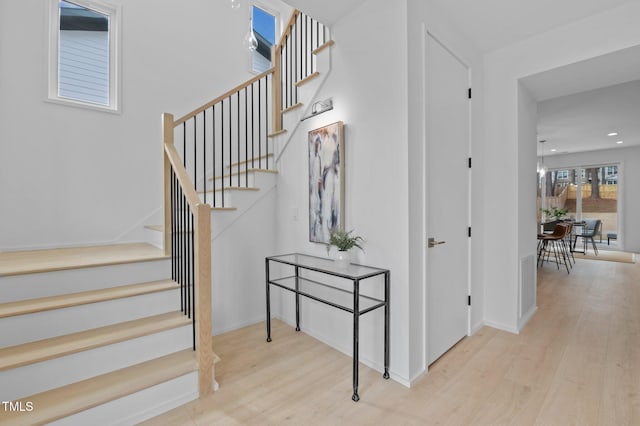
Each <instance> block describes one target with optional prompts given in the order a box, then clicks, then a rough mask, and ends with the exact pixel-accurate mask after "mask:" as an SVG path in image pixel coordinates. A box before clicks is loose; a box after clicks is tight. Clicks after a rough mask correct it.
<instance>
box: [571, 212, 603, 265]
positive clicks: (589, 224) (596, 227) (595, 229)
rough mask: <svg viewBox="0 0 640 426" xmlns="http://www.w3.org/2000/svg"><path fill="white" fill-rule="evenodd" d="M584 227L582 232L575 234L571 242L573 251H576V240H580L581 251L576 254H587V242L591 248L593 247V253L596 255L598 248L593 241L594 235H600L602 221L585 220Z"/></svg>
mask: <svg viewBox="0 0 640 426" xmlns="http://www.w3.org/2000/svg"><path fill="white" fill-rule="evenodd" d="M585 222H586V226H585V227H584V228H583V230H582V232H580V233H577V232H576V234H575V236H574V240H573V250H574V251H575V249H576V244H577V242H578V238H582V243H583V251H582V252H578V253H583V254H586V253H587V241H591V246H592V247H593V252H594V253H595V254H596V256H597V255H598V247H596V242H595V240H594V239H593V237H595V236H596V235H598V234H600V229H601V227H602V221H601V220H600V219H586V220H585Z"/></svg>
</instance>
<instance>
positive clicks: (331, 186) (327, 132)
mask: <svg viewBox="0 0 640 426" xmlns="http://www.w3.org/2000/svg"><path fill="white" fill-rule="evenodd" d="M343 130H344V125H343V123H342V121H338V122H337V123H333V124H329V125H327V126H324V127H321V128H319V129H315V130H312V131H310V132H309V240H310V241H313V242H318V243H325V244H326V243H329V238H330V236H331V231H334V230H337V229H343V227H344V210H343V207H344V136H343Z"/></svg>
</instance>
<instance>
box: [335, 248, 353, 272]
mask: <svg viewBox="0 0 640 426" xmlns="http://www.w3.org/2000/svg"><path fill="white" fill-rule="evenodd" d="M335 262H336V266H337V267H338V268H340V269H347V267H349V263H351V254H350V253H349V252H348V251H341V250H338V252H337V253H336V258H335Z"/></svg>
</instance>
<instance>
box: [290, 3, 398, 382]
mask: <svg viewBox="0 0 640 426" xmlns="http://www.w3.org/2000/svg"><path fill="white" fill-rule="evenodd" d="M405 22H406V6H405V3H404V2H398V3H396V2H394V3H393V4H391V3H390V2H386V1H384V0H370V1H367V2H365V3H364V4H363V5H361V6H360V7H358V8H357V9H356V10H354V11H353V12H352V13H350V14H348V15H346V16H344V17H343V18H342V19H341V20H340V21H339V22H337V23H335V24H334V25H333V27H332V28H331V33H332V36H333V39H334V40H335V42H336V45H335V46H334V47H333V48H332V71H331V74H330V75H329V78H328V80H327V81H326V82H325V85H324V86H323V88H322V89H321V91H320V92H319V93H318V95H317V97H316V98H317V99H318V100H320V99H325V98H328V97H331V98H333V103H334V109H333V110H332V111H330V112H327V113H324V114H322V115H320V116H318V117H315V118H313V119H310V120H307V121H304V122H303V123H301V126H300V127H299V128H298V131H297V132H296V133H295V134H294V135H293V140H292V142H291V143H289V145H288V147H287V149H286V151H285V152H284V154H283V157H282V161H281V162H280V164H279V165H278V168H279V172H280V173H279V177H280V179H279V182H278V214H277V217H278V222H277V234H278V251H279V252H281V253H286V252H294V251H300V252H303V253H309V254H316V255H318V256H326V255H327V254H326V250H325V247H324V245H320V244H314V243H310V242H308V241H309V234H308V202H309V196H308V148H307V132H308V131H309V130H311V129H314V128H317V127H321V126H323V125H326V124H329V123H333V122H336V121H339V120H342V121H343V122H344V123H345V148H346V152H345V157H346V158H345V167H346V172H345V182H346V206H345V214H346V229H355V232H356V233H358V234H359V235H362V236H363V237H364V238H365V240H366V242H365V246H364V248H365V252H364V253H362V252H358V253H356V254H357V259H356V261H357V262H360V263H363V264H367V265H372V266H379V267H383V268H388V269H390V270H391V372H392V376H393V377H394V378H396V379H399V380H401V381H407V380H408V379H409V376H410V373H409V362H408V353H407V350H408V345H409V334H410V330H409V306H408V304H409V297H408V296H409V295H408V289H409V277H408V273H407V271H408V262H409V260H408V259H409V257H408V256H409V253H408V232H409V231H408V221H407V218H408V211H407V209H408V190H407V179H408V176H407V155H408V152H407V51H406V44H407V40H406V38H407V37H406V32H405V31H404V28H405ZM381 28H384V29H385V30H384V31H381ZM390 29H392V30H390ZM294 212H297V213H298V218H297V219H294ZM286 300H289V299H286ZM290 303H291V301H290V300H289V308H290ZM316 305H317V304H315V305H314V304H312V306H314V307H313V308H306V309H314V314H315V315H312V316H310V317H309V318H308V319H307V322H306V324H305V325H304V327H303V330H307V332H310V333H312V334H315V335H317V336H322V337H323V339H324V340H325V341H327V343H329V344H331V345H333V346H334V347H337V348H340V349H341V350H345V351H349V352H350V351H351V320H350V317H349V316H348V315H345V314H343V313H340V312H339V311H336V310H335V309H333V308H329V307H321V306H317V308H316ZM304 309H305V308H304V307H303V312H304ZM288 312H289V310H288V307H287V306H285V309H284V310H283V315H285V317H286V318H285V319H288V320H292V319H293V318H292V317H291V316H290V315H289V313H288ZM307 312H308V310H307ZM382 318H383V315H382V310H378V311H375V312H371V313H369V314H367V315H366V316H363V317H362V320H361V325H360V327H361V337H360V342H361V358H362V359H363V360H365V361H367V362H369V364H372V365H377V366H381V365H382V364H383V363H382V360H383V356H382V355H383V328H382V327H381V324H382V322H381V320H382Z"/></svg>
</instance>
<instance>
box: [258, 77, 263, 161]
mask: <svg viewBox="0 0 640 426" xmlns="http://www.w3.org/2000/svg"><path fill="white" fill-rule="evenodd" d="M261 82H262V80H258V168H260V164H261V161H262V160H261V157H262V150H261V147H262V117H261V116H262V107H261V105H262V104H261V102H260V100H261V98H262V87H261V86H262V85H261Z"/></svg>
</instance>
